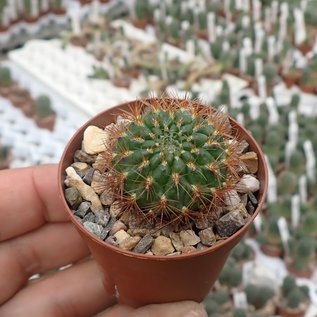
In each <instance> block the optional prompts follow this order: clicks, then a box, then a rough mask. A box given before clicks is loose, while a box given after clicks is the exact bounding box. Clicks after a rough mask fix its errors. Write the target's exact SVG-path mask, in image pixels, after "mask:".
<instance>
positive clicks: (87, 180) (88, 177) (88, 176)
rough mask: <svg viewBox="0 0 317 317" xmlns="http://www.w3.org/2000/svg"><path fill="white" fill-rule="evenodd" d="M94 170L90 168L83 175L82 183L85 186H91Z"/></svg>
mask: <svg viewBox="0 0 317 317" xmlns="http://www.w3.org/2000/svg"><path fill="white" fill-rule="evenodd" d="M94 172H95V169H94V168H90V169H89V170H88V171H87V172H86V173H85V175H84V177H83V181H84V182H85V183H86V184H87V185H89V186H90V185H91V182H92V178H93V175H94Z"/></svg>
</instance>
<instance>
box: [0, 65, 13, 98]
mask: <svg viewBox="0 0 317 317" xmlns="http://www.w3.org/2000/svg"><path fill="white" fill-rule="evenodd" d="M13 88H14V81H13V79H12V77H11V71H10V69H9V68H8V67H3V66H1V67H0V95H1V96H3V97H5V98H7V97H8V96H9V95H10V93H12V91H13Z"/></svg>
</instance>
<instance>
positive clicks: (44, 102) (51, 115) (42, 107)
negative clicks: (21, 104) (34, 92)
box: [34, 95, 56, 130]
mask: <svg viewBox="0 0 317 317" xmlns="http://www.w3.org/2000/svg"><path fill="white" fill-rule="evenodd" d="M34 118H35V122H36V124H37V125H38V126H39V127H40V128H44V129H48V130H53V129H54V125H55V118H56V115H55V112H54V110H53V109H52V106H51V100H50V98H49V97H47V96H45V95H42V96H39V97H38V98H37V99H36V100H35V117H34Z"/></svg>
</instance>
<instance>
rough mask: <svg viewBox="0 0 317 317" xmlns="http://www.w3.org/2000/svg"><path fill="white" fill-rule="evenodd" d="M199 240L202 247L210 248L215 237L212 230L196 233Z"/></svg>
mask: <svg viewBox="0 0 317 317" xmlns="http://www.w3.org/2000/svg"><path fill="white" fill-rule="evenodd" d="M198 235H199V238H200V240H201V242H202V244H203V245H205V246H208V247H210V246H212V245H213V244H214V243H215V242H216V236H215V234H214V232H213V230H212V228H207V229H204V230H201V231H199V233H198Z"/></svg>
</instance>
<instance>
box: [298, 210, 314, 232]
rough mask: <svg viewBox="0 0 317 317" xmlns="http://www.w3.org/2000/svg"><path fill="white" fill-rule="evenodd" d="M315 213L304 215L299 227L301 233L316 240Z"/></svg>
mask: <svg viewBox="0 0 317 317" xmlns="http://www.w3.org/2000/svg"><path fill="white" fill-rule="evenodd" d="M316 228H317V213H316V211H311V212H308V213H307V214H306V215H305V218H304V220H303V223H302V225H301V231H302V232H303V233H304V234H305V235H308V236H310V237H315V238H317V231H316Z"/></svg>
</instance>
